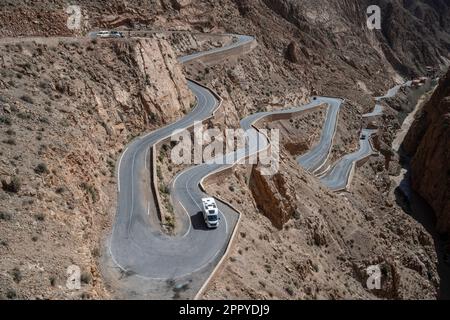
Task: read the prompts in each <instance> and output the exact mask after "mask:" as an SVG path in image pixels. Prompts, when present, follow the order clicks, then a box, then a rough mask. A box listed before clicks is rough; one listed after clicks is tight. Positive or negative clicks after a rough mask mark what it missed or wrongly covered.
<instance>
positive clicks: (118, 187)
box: [117, 147, 128, 193]
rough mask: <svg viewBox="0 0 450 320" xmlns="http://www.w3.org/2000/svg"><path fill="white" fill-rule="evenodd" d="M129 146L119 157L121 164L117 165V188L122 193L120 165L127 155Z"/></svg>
mask: <svg viewBox="0 0 450 320" xmlns="http://www.w3.org/2000/svg"><path fill="white" fill-rule="evenodd" d="M127 151H128V147H126V148H125V151H124V152H123V153H122V156H121V157H120V159H119V165H118V166H117V190H118V191H119V193H120V165H121V164H122V159H123V157H124V156H125V153H127Z"/></svg>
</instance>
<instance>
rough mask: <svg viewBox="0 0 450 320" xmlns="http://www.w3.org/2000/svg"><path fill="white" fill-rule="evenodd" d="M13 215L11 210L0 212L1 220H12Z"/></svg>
mask: <svg viewBox="0 0 450 320" xmlns="http://www.w3.org/2000/svg"><path fill="white" fill-rule="evenodd" d="M11 219H12V215H11V213H9V212H3V211H2V212H0V220H3V221H11Z"/></svg>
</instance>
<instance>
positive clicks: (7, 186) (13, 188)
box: [2, 176, 22, 193]
mask: <svg viewBox="0 0 450 320" xmlns="http://www.w3.org/2000/svg"><path fill="white" fill-rule="evenodd" d="M21 187H22V182H21V181H20V178H19V177H17V176H14V177H12V179H11V181H10V182H9V183H8V182H7V181H6V180H2V188H3V190H5V191H6V192H11V193H18V192H19V191H20V188H21Z"/></svg>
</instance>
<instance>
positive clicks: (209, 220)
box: [202, 198, 219, 229]
mask: <svg viewBox="0 0 450 320" xmlns="http://www.w3.org/2000/svg"><path fill="white" fill-rule="evenodd" d="M202 205H203V219H204V220H205V223H206V225H207V226H208V228H210V229H216V228H217V227H218V226H219V209H218V208H217V205H216V201H215V200H214V198H203V199H202Z"/></svg>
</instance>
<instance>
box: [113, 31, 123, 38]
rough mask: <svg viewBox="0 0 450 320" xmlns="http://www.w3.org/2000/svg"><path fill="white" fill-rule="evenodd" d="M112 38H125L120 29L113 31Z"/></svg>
mask: <svg viewBox="0 0 450 320" xmlns="http://www.w3.org/2000/svg"><path fill="white" fill-rule="evenodd" d="M111 37H112V38H123V33H122V32H120V31H111Z"/></svg>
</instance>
